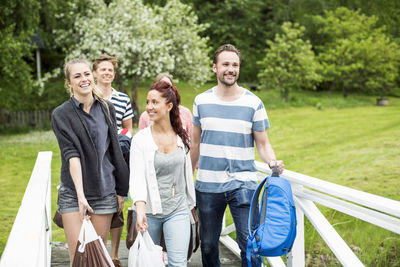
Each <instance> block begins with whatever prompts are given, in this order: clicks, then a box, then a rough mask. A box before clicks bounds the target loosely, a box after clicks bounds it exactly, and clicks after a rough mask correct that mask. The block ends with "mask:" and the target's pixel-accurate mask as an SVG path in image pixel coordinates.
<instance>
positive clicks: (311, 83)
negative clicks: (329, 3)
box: [258, 22, 321, 100]
mask: <svg viewBox="0 0 400 267" xmlns="http://www.w3.org/2000/svg"><path fill="white" fill-rule="evenodd" d="M304 31H305V28H304V27H303V26H300V25H299V24H298V23H295V24H292V23H290V22H285V23H283V25H282V34H276V36H275V39H274V41H270V40H267V44H268V46H269V48H268V49H267V50H266V51H265V53H264V54H265V56H264V58H263V59H262V60H261V61H259V62H258V64H259V65H260V69H261V70H260V72H259V74H258V78H259V80H260V82H261V83H262V85H263V87H264V88H266V89H278V90H280V92H281V96H282V97H283V98H284V99H285V100H288V98H289V93H290V91H293V90H299V89H305V88H311V89H315V88H316V84H317V83H318V82H320V81H321V76H320V75H319V74H318V71H319V69H320V65H319V63H318V62H317V61H316V59H315V56H314V52H313V51H312V49H311V44H310V42H309V41H304V40H303V39H302V38H303V35H304Z"/></svg>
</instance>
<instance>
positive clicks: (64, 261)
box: [51, 240, 240, 267]
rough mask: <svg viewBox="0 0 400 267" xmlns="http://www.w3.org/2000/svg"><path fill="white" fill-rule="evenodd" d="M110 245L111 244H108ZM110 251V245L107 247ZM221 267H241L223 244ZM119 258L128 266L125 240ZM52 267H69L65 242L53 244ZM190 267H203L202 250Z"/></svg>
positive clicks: (220, 245) (220, 247) (220, 246)
mask: <svg viewBox="0 0 400 267" xmlns="http://www.w3.org/2000/svg"><path fill="white" fill-rule="evenodd" d="M108 243H110V242H108ZM107 248H108V249H109V251H110V245H109V244H108V245H107ZM219 250H220V260H221V266H224V267H228V266H229V267H236V266H240V259H239V258H238V257H237V256H235V255H234V254H233V253H232V252H231V251H230V250H228V249H227V248H226V247H225V246H224V245H222V244H221V243H220V244H219ZM119 258H120V260H121V263H122V266H124V267H127V266H128V249H127V248H126V245H125V240H121V244H120V247H119ZM51 266H52V267H69V256H68V248H67V246H66V243H64V242H53V245H52V252H51ZM188 266H189V267H201V266H202V264H201V252H200V248H199V249H198V250H197V251H196V253H194V255H193V256H192V258H191V260H190V262H189V264H188Z"/></svg>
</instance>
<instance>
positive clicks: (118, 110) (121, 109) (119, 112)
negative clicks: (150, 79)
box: [110, 88, 134, 130]
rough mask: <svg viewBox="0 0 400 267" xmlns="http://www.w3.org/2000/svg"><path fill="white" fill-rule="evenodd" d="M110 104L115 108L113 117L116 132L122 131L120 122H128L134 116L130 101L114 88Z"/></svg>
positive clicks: (125, 95)
mask: <svg viewBox="0 0 400 267" xmlns="http://www.w3.org/2000/svg"><path fill="white" fill-rule="evenodd" d="M110 101H111V103H113V105H114V108H115V117H116V120H117V128H118V130H121V129H122V121H125V120H128V119H130V118H132V117H133V116H134V114H133V111H132V106H131V100H130V98H129V96H128V95H127V94H124V93H121V92H118V91H117V90H115V89H114V88H113V89H112V93H111V99H110Z"/></svg>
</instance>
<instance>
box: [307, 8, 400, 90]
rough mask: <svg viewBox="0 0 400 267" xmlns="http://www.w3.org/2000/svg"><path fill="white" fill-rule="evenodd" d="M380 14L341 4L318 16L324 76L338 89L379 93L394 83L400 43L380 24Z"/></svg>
mask: <svg viewBox="0 0 400 267" xmlns="http://www.w3.org/2000/svg"><path fill="white" fill-rule="evenodd" d="M377 20H378V19H377V17H375V16H366V15H364V14H362V13H361V12H360V11H352V10H349V9H347V8H344V7H340V8H338V9H336V10H334V11H326V12H325V15H324V16H315V17H314V21H315V24H316V25H317V27H318V34H319V35H320V40H322V43H321V45H319V46H317V47H316V49H317V51H318V53H319V54H318V59H319V61H320V62H321V64H322V65H323V68H322V70H323V76H324V80H325V81H327V82H330V84H331V86H332V87H333V88H334V89H336V90H343V91H344V95H345V96H347V94H348V92H350V91H352V92H364V93H369V94H376V93H379V92H382V90H385V89H387V88H393V87H395V86H396V85H395V81H396V78H397V77H398V67H399V61H400V53H399V46H398V45H397V44H396V43H395V42H393V41H392V40H391V39H390V38H389V37H388V35H386V34H385V28H384V27H378V26H377Z"/></svg>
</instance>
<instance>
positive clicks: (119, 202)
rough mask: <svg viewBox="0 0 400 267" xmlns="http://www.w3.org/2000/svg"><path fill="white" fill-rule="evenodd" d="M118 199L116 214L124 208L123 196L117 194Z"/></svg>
mask: <svg viewBox="0 0 400 267" xmlns="http://www.w3.org/2000/svg"><path fill="white" fill-rule="evenodd" d="M117 199H118V214H120V213H121V212H122V211H123V210H124V203H125V197H123V196H119V195H117Z"/></svg>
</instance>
